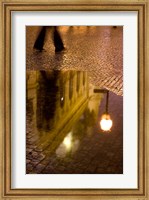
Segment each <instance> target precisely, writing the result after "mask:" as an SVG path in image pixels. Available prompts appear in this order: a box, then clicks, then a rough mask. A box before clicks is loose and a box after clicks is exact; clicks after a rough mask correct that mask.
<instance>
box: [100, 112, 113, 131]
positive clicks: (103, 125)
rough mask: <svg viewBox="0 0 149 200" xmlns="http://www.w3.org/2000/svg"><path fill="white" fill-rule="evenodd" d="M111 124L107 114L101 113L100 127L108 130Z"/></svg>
mask: <svg viewBox="0 0 149 200" xmlns="http://www.w3.org/2000/svg"><path fill="white" fill-rule="evenodd" d="M112 124H113V122H112V120H111V118H110V115H109V114H103V115H102V116H101V120H100V127H101V129H102V130H103V131H110V129H111V127H112Z"/></svg>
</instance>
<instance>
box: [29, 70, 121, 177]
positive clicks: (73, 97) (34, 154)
mask: <svg viewBox="0 0 149 200" xmlns="http://www.w3.org/2000/svg"><path fill="white" fill-rule="evenodd" d="M95 91H98V92H95ZM106 100H107V99H106V93H103V91H102V90H101V91H100V90H99V88H98V87H96V86H93V85H92V84H91V83H90V81H89V76H88V73H87V72H82V71H62V70H61V71H54V70H52V71H44V70H40V71H35V70H34V71H28V72H27V129H26V130H27V135H26V173H33V174H34V173H37V174H121V173H123V97H122V96H118V95H116V94H114V93H112V92H110V93H109V101H108V113H109V114H110V116H111V119H112V121H113V126H112V128H111V131H109V132H104V131H102V130H101V128H100V124H99V122H100V120H101V116H102V114H103V113H105V109H106Z"/></svg>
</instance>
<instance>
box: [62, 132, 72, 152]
mask: <svg viewBox="0 0 149 200" xmlns="http://www.w3.org/2000/svg"><path fill="white" fill-rule="evenodd" d="M63 144H64V145H65V147H66V148H67V149H70V148H71V146H72V132H70V133H69V134H68V135H67V136H66V137H65V138H64V140H63Z"/></svg>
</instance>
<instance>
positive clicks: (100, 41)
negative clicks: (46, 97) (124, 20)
mask: <svg viewBox="0 0 149 200" xmlns="http://www.w3.org/2000/svg"><path fill="white" fill-rule="evenodd" d="M38 31H39V27H27V69H28V70H35V69H36V70H39V69H40V70H41V69H45V70H50V69H58V70H62V69H63V70H71V69H73V70H81V71H88V72H89V75H90V77H91V82H92V83H93V84H94V85H96V86H98V87H101V88H102V87H103V88H106V89H109V90H111V91H113V92H114V93H116V94H118V95H122V94H123V79H122V76H123V28H122V27H117V28H115V29H114V28H113V27H112V26H111V27H108V26H96V27H59V31H60V33H61V36H62V39H63V41H64V44H65V47H66V51H64V52H62V53H60V54H55V52H54V45H53V42H52V39H51V29H50V28H49V29H48V31H47V39H46V42H45V50H46V51H43V52H42V53H41V52H36V51H33V45H34V42H35V40H36V37H37V33H38ZM80 32H81V34H80ZM115 77H116V78H117V80H113V79H114V78H115ZM115 84H117V86H119V87H114V86H115Z"/></svg>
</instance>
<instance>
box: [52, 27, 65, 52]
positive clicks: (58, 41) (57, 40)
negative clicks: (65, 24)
mask: <svg viewBox="0 0 149 200" xmlns="http://www.w3.org/2000/svg"><path fill="white" fill-rule="evenodd" d="M53 42H54V46H55V52H60V51H62V50H64V49H65V48H64V44H63V41H62V38H61V36H60V33H59V32H58V30H57V27H56V26H54V32H53Z"/></svg>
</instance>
